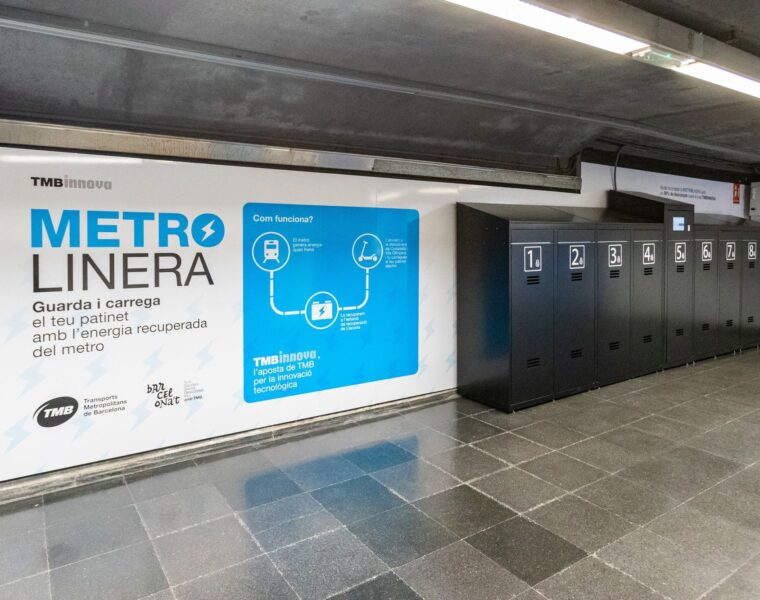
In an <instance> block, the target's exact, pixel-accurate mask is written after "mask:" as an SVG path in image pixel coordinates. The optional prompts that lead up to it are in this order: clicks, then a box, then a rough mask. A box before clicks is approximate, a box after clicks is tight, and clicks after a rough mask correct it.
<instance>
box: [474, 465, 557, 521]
mask: <svg viewBox="0 0 760 600" xmlns="http://www.w3.org/2000/svg"><path fill="white" fill-rule="evenodd" d="M472 486H473V487H474V488H475V489H477V490H480V491H481V492H483V493H484V494H487V495H488V496H491V497H492V498H495V499H496V500H498V501H499V502H502V503H504V504H506V505H507V506H509V507H510V508H511V509H513V510H515V511H517V512H523V511H526V510H530V509H531V508H533V507H535V506H538V505H539V504H543V503H544V502H549V500H552V499H554V498H557V497H559V496H561V495H562V494H564V493H565V491H564V490H562V489H560V488H558V487H557V486H555V485H552V484H551V483H547V482H545V481H542V480H540V479H538V478H537V477H535V476H534V475H531V474H530V473H526V472H525V471H521V470H520V469H518V468H517V467H513V468H511V469H507V470H506V471H499V472H498V473H494V474H493V475H489V476H488V477H484V478H483V479H478V480H477V481H475V482H473V484H472Z"/></svg>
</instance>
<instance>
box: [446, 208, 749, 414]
mask: <svg viewBox="0 0 760 600" xmlns="http://www.w3.org/2000/svg"><path fill="white" fill-rule="evenodd" d="M610 205H611V206H613V207H614V209H615V210H610V209H607V210H600V209H583V208H573V209H568V208H562V209H556V208H547V207H524V206H503V205H501V206H499V205H496V206H494V205H460V206H459V207H458V212H457V267H458V268H457V277H458V283H457V286H458V365H459V366H458V370H459V372H458V381H459V390H460V393H462V394H463V395H465V396H468V397H471V398H473V399H476V400H479V401H481V402H486V403H488V404H490V405H492V406H496V407H499V408H503V409H506V410H513V409H515V408H520V407H523V406H529V405H532V404H535V403H538V402H542V401H546V400H549V399H551V398H558V397H562V396H566V395H569V394H573V393H577V392H580V391H584V390H586V389H589V388H592V387H595V386H599V385H606V384H610V383H614V382H617V381H621V380H624V379H627V378H630V377H635V376H638V375H642V374H645V373H649V372H653V371H656V370H659V369H662V368H665V367H670V366H676V365H680V364H685V363H687V362H690V361H692V360H695V359H699V358H706V357H708V356H714V355H716V354H720V353H724V352H730V351H733V350H736V349H740V348H742V347H748V346H754V345H758V343H759V342H760V269H758V270H755V261H756V258H757V252H758V241H759V240H760V228H755V227H751V226H742V225H739V224H737V223H735V222H730V220H722V219H721V218H705V219H702V218H701V217H699V216H697V222H696V223H695V215H694V213H693V208H692V207H691V206H690V205H686V204H682V203H679V202H672V201H663V200H660V199H657V198H646V197H645V198H642V197H636V198H633V199H631V198H630V197H621V196H620V195H616V196H615V197H614V198H611V199H610ZM653 208H654V209H655V210H652V209H653ZM636 209H640V210H636Z"/></svg>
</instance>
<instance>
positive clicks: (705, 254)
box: [702, 242, 712, 262]
mask: <svg viewBox="0 0 760 600" xmlns="http://www.w3.org/2000/svg"><path fill="white" fill-rule="evenodd" d="M702 262H712V242H702Z"/></svg>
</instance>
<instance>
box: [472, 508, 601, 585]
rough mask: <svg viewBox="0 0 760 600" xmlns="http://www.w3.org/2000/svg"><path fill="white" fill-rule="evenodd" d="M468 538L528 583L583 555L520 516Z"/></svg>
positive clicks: (534, 581)
mask: <svg viewBox="0 0 760 600" xmlns="http://www.w3.org/2000/svg"><path fill="white" fill-rule="evenodd" d="M467 541H468V542H469V543H470V544H472V545H473V546H475V548H477V549H478V550H480V551H481V552H482V553H483V554H485V555H486V556H488V557H490V558H491V559H492V560H494V561H495V562H497V563H498V564H500V565H501V566H503V567H504V568H505V569H508V570H509V571H510V572H511V573H512V574H514V575H516V576H517V577H519V578H520V579H522V580H523V581H525V582H527V583H528V584H530V585H535V584H537V583H539V582H540V581H543V580H544V579H546V578H547V577H551V576H552V575H554V574H555V573H558V572H559V571H561V570H562V569H565V568H567V567H569V566H570V565H571V564H573V563H575V562H577V561H579V560H581V559H582V558H584V557H585V556H586V553H585V552H584V551H583V550H581V549H580V548H578V547H577V546H574V545H573V544H571V543H570V542H568V541H566V540H563V539H562V538H561V537H559V536H557V535H555V534H553V533H552V532H550V531H547V530H546V529H544V528H543V527H541V526H539V525H536V524H534V523H531V522H529V521H527V520H526V519H523V518H521V517H517V518H515V519H510V520H509V521H507V522H506V523H502V524H500V525H496V526H494V527H491V528H490V529H486V530H485V531H483V532H481V533H478V534H476V535H474V536H472V537H470V538H467Z"/></svg>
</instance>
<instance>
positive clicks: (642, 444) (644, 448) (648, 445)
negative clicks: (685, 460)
mask: <svg viewBox="0 0 760 600" xmlns="http://www.w3.org/2000/svg"><path fill="white" fill-rule="evenodd" d="M598 439H600V440H603V441H605V442H610V443H611V444H615V445H616V446H620V447H621V448H623V449H624V450H626V451H627V452H629V453H631V455H633V456H636V457H637V458H641V459H642V460H643V459H644V458H647V457H649V456H654V455H655V454H661V453H663V452H665V451H666V450H670V449H671V448H673V447H674V446H675V442H673V441H671V440H668V439H666V438H663V437H659V436H657V435H654V434H651V433H646V432H645V431H640V430H638V429H634V428H633V427H620V428H618V429H613V430H612V431H608V432H607V433H603V434H602V435H600V436H599V438H598Z"/></svg>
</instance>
